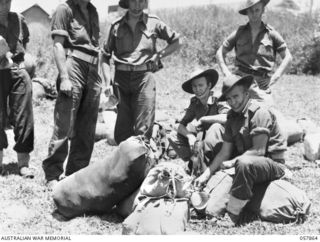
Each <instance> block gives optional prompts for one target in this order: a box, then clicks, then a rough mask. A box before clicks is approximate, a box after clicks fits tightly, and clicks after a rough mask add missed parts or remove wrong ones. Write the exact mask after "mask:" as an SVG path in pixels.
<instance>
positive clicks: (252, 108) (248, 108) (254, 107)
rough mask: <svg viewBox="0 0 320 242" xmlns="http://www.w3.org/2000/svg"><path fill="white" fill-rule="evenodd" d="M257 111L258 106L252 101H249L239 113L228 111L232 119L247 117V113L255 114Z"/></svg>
mask: <svg viewBox="0 0 320 242" xmlns="http://www.w3.org/2000/svg"><path fill="white" fill-rule="evenodd" d="M257 109H259V105H258V104H257V102H256V101H254V100H252V99H249V100H248V102H247V104H246V106H245V107H244V108H243V110H242V111H241V112H239V113H237V112H235V111H233V110H232V109H231V110H230V115H231V116H232V117H239V116H242V117H245V118H246V117H248V113H249V112H253V113H254V112H255V111H256V110H257Z"/></svg>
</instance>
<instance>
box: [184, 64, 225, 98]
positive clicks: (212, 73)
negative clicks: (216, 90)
mask: <svg viewBox="0 0 320 242" xmlns="http://www.w3.org/2000/svg"><path fill="white" fill-rule="evenodd" d="M202 76H205V77H207V80H208V81H209V82H210V83H211V88H210V89H212V88H213V87H214V86H215V85H216V84H217V82H218V79H219V74H218V72H217V71H216V70H214V69H209V70H206V71H204V72H201V73H199V74H198V75H196V76H194V77H192V78H190V79H189V80H187V81H185V82H184V83H183V84H182V89H183V90H184V91H185V92H187V93H190V94H194V92H193V90H192V81H193V80H194V79H196V78H199V77H202Z"/></svg>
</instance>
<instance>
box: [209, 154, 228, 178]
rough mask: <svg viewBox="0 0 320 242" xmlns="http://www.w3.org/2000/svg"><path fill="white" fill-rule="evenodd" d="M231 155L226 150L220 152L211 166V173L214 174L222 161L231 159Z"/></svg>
mask: <svg viewBox="0 0 320 242" xmlns="http://www.w3.org/2000/svg"><path fill="white" fill-rule="evenodd" d="M229 158H230V155H229V154H227V153H225V152H219V153H218V154H217V156H216V157H215V158H214V160H213V162H212V164H211V165H210V166H209V169H210V174H214V173H215V172H216V171H217V170H218V169H219V168H220V166H221V164H222V162H224V161H226V160H229Z"/></svg>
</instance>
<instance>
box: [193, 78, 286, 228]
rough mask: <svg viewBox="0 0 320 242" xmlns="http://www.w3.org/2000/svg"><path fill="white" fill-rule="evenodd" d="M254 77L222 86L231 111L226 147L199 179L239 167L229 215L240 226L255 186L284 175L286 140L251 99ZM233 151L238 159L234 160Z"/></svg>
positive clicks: (267, 113)
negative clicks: (244, 209) (242, 213)
mask: <svg viewBox="0 0 320 242" xmlns="http://www.w3.org/2000/svg"><path fill="white" fill-rule="evenodd" d="M252 82H253V77H252V76H245V77H242V78H240V77H238V76H231V77H229V78H228V79H227V80H226V82H224V84H223V87H222V96H221V97H220V98H219V99H220V100H225V99H226V100H227V103H228V104H229V105H230V107H231V110H230V111H229V113H228V116H227V122H226V124H225V133H224V136H223V145H222V148H221V150H220V152H219V153H218V154H217V156H216V157H215V159H214V161H213V162H212V164H211V165H210V167H208V168H207V169H206V170H205V172H204V173H203V174H202V175H201V176H200V177H199V178H197V180H196V182H195V184H196V185H197V186H201V185H203V184H205V183H206V182H207V181H208V180H209V178H210V177H211V175H213V174H214V173H215V172H216V171H217V170H218V169H219V168H220V167H221V168H222V169H227V168H232V167H234V168H235V175H234V180H233V184H232V187H231V191H230V200H229V202H228V205H227V212H228V214H229V216H230V218H231V220H232V221H233V222H234V223H235V224H237V223H238V222H239V218H240V216H239V215H240V212H241V211H242V209H243V208H244V206H245V205H246V204H247V202H248V201H249V200H250V198H251V197H252V195H253V194H252V188H253V185H255V184H258V183H264V182H269V181H273V180H276V179H279V178H281V177H282V176H283V175H284V173H285V172H284V153H285V150H286V145H285V139H284V137H283V136H282V134H281V133H280V132H279V126H278V123H277V120H276V117H275V116H274V115H273V114H272V113H271V112H270V111H269V110H268V109H265V108H263V107H262V106H260V104H258V103H257V102H256V101H255V100H251V99H250V98H249V87H250V85H251V84H252ZM233 152H236V153H235V154H236V156H235V157H232V154H234V153H233Z"/></svg>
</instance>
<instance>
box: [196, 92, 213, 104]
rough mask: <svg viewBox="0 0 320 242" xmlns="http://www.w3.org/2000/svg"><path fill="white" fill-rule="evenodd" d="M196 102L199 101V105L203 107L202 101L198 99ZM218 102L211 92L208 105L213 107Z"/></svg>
mask: <svg viewBox="0 0 320 242" xmlns="http://www.w3.org/2000/svg"><path fill="white" fill-rule="evenodd" d="M196 100H197V104H201V105H202V103H201V101H200V100H199V99H198V98H196ZM216 101H217V98H216V97H215V96H213V92H212V91H210V95H209V97H208V100H207V105H209V106H211V105H213V104H215V103H216Z"/></svg>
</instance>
